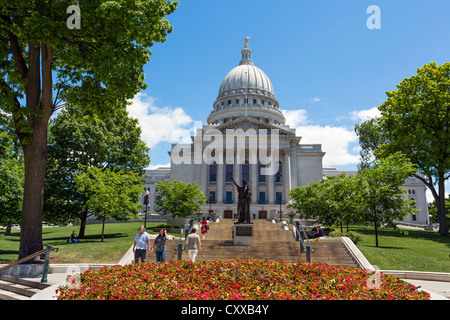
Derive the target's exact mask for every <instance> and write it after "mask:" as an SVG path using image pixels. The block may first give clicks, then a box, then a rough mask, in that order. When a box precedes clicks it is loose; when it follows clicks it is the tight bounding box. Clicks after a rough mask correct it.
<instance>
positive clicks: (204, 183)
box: [200, 162, 209, 197]
mask: <svg viewBox="0 0 450 320" xmlns="http://www.w3.org/2000/svg"><path fill="white" fill-rule="evenodd" d="M200 166H201V167H200V168H201V169H200V174H201V179H200V189H202V192H203V193H204V194H205V195H206V196H207V197H209V194H208V190H207V189H208V165H207V164H206V163H205V162H202V164H201V165H200Z"/></svg>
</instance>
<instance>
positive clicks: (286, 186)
mask: <svg viewBox="0 0 450 320" xmlns="http://www.w3.org/2000/svg"><path fill="white" fill-rule="evenodd" d="M290 152H291V151H290V149H284V160H283V168H282V169H283V200H284V201H288V200H289V190H291V170H289V169H290Z"/></svg>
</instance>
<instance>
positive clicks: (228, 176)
mask: <svg viewBox="0 0 450 320" xmlns="http://www.w3.org/2000/svg"><path fill="white" fill-rule="evenodd" d="M232 176H233V165H232V164H227V165H226V167H225V181H226V182H231V177H232Z"/></svg>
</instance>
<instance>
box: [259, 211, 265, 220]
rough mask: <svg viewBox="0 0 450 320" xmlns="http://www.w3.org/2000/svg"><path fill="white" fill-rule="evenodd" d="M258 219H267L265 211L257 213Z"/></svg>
mask: <svg viewBox="0 0 450 320" xmlns="http://www.w3.org/2000/svg"><path fill="white" fill-rule="evenodd" d="M258 217H259V219H267V211H258Z"/></svg>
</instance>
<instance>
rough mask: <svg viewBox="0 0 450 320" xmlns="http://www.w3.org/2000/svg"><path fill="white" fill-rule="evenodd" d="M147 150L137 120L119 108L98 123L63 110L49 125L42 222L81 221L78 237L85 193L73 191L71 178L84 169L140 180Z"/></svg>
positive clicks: (92, 116) (88, 116)
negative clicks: (128, 174)
mask: <svg viewBox="0 0 450 320" xmlns="http://www.w3.org/2000/svg"><path fill="white" fill-rule="evenodd" d="M148 150H149V148H148V147H147V146H146V144H145V142H144V141H142V140H141V129H140V127H139V125H138V122H137V120H136V119H132V118H130V117H129V116H128V113H127V111H126V110H125V109H124V108H123V109H117V110H115V109H113V110H111V111H110V112H109V113H108V114H106V115H105V116H104V117H101V118H100V117H97V116H96V115H95V114H92V113H91V112H89V111H86V110H82V109H80V108H76V107H74V106H72V105H68V106H66V107H65V108H64V109H63V110H62V111H61V112H59V114H58V116H57V117H56V118H54V119H52V120H51V121H50V129H49V145H48V151H49V158H48V164H47V174H46V183H45V199H44V219H45V220H46V221H49V222H53V223H63V222H74V221H81V224H80V231H79V233H78V236H79V237H80V238H82V237H83V236H84V230H85V225H86V220H87V218H88V215H89V214H92V211H90V210H89V208H86V201H87V200H88V198H87V197H86V194H84V193H82V192H79V191H78V190H77V188H75V181H74V177H75V175H77V174H78V173H80V171H82V170H86V169H87V168H90V167H96V168H100V169H105V168H109V169H112V170H116V171H117V170H120V169H124V170H126V171H132V172H135V173H139V174H141V175H143V174H144V168H145V167H147V166H148V164H149V163H150V159H149V156H148ZM80 166H81V167H80Z"/></svg>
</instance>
